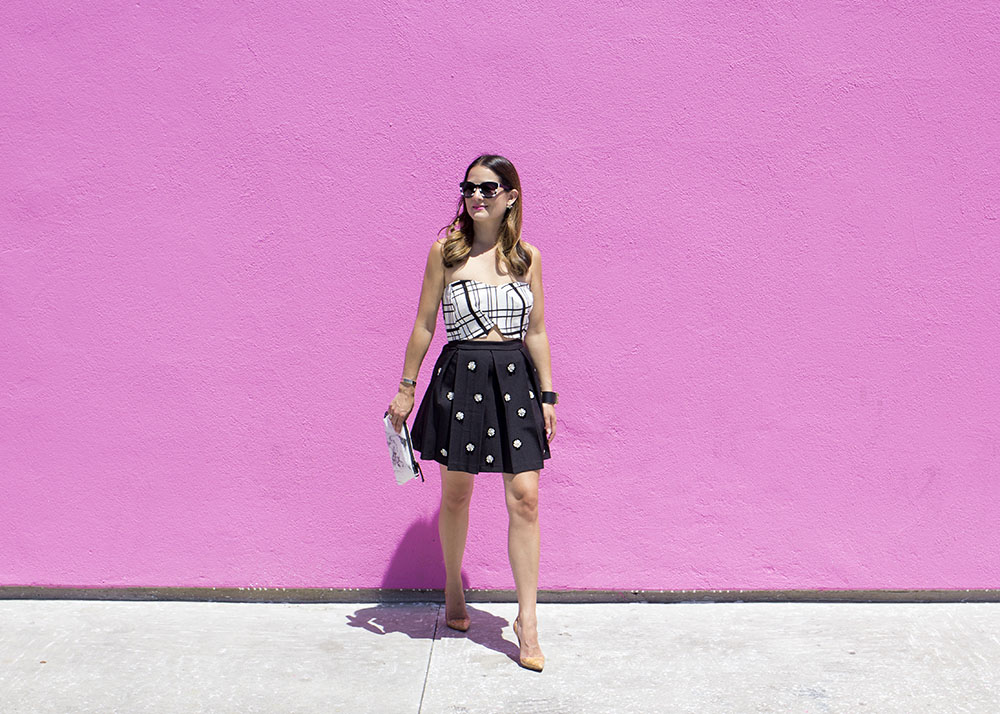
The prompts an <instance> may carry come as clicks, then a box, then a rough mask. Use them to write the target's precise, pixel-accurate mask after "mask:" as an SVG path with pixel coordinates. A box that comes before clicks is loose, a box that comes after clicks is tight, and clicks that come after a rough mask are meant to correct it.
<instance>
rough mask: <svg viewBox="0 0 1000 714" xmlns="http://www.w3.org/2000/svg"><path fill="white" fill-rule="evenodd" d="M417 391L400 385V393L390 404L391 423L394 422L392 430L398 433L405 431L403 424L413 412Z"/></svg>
mask: <svg viewBox="0 0 1000 714" xmlns="http://www.w3.org/2000/svg"><path fill="white" fill-rule="evenodd" d="M415 391H416V390H415V389H414V388H413V387H406V386H403V385H400V387H399V391H398V392H397V393H396V396H394V397H393V398H392V402H391V403H390V404H389V421H390V422H392V428H393V429H395V430H396V433H401V432H402V431H403V423H404V422H405V421H406V418H407V417H408V416H410V412H412V411H413V400H414V392H415Z"/></svg>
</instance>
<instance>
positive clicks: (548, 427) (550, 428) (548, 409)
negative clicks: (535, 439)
mask: <svg viewBox="0 0 1000 714" xmlns="http://www.w3.org/2000/svg"><path fill="white" fill-rule="evenodd" d="M542 417H543V418H544V419H545V439H546V441H552V440H553V439H554V438H556V405H555V404H543V405H542Z"/></svg>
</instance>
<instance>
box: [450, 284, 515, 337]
mask: <svg viewBox="0 0 1000 714" xmlns="http://www.w3.org/2000/svg"><path fill="white" fill-rule="evenodd" d="M533 303H534V297H533V296H532V294H531V286H530V285H528V283H522V282H513V283H504V284H503V285H490V284H489V283H483V282H480V281H478V280H455V281H452V282H450V283H448V284H447V285H445V287H444V294H443V295H442V296H441V308H442V312H443V314H444V326H445V329H446V330H447V332H448V341H449V342H453V341H455V340H474V339H476V338H477V337H485V336H486V335H487V334H489V332H490V330H492V329H493V327H494V326H495V327H496V328H497V329H498V330H500V334H501V335H503V336H504V337H505V338H507V339H524V336H525V334H526V333H527V332H528V315H529V314H530V313H531V306H532V304H533Z"/></svg>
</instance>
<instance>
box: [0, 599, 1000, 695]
mask: <svg viewBox="0 0 1000 714" xmlns="http://www.w3.org/2000/svg"><path fill="white" fill-rule="evenodd" d="M442 610H443V608H442V606H441V605H439V604H406V605H372V604H356V605H349V604H329V603H327V604H260V603H202V602H119V601H111V602H109V601H62V600H5V601H0V622H2V623H3V624H2V632H0V712H3V714H20V713H22V712H23V713H24V714H44V713H47V712H58V713H59V714H63V713H65V712H102V713H106V712H123V713H126V712H127V713H129V714H131V713H133V712H136V713H139V712H142V713H146V712H153V713H156V712H183V713H185V714H189V713H192V712H234V713H235V712H240V713H241V714H245V713H247V712H267V713H269V714H271V713H278V712H304V713H305V712H308V713H314V712H351V713H355V712H387V713H392V714H395V713H397V712H398V713H403V714H409V713H411V712H412V713H414V714H415V713H417V712H420V713H421V714H431V713H434V714H437V713H439V712H441V713H443V712H574V713H589V712H697V713H698V714H710V713H714V712H735V713H743V712H878V713H884V712H900V713H904V712H905V713H906V714H914V713H915V712H933V713H934V714H941V713H942V712H976V713H977V714H994V713H996V712H1000V628H998V625H1000V604H996V603H932V604H853V603H848V604H843V603H835V604H830V603H725V604H706V603H699V604H635V603H630V604H578V605H577V604H568V605H567V604H542V605H539V608H538V614H539V631H540V635H541V644H542V648H543V650H544V651H545V654H546V657H547V663H546V667H545V671H544V672H542V673H541V674H537V673H534V672H529V671H527V670H524V669H521V668H520V667H518V666H517V664H516V662H515V658H516V656H517V646H516V644H515V643H516V639H515V638H514V635H513V633H512V631H511V629H510V624H509V623H510V621H511V620H512V619H513V618H514V616H515V614H516V612H517V611H516V605H513V604H509V603H502V604H483V603H474V604H471V605H470V606H469V611H470V615H471V617H472V627H471V628H470V629H469V632H468V633H465V634H462V633H459V632H454V631H452V630H449V629H447V628H446V627H445V626H444V623H443V619H442V616H443V612H442Z"/></svg>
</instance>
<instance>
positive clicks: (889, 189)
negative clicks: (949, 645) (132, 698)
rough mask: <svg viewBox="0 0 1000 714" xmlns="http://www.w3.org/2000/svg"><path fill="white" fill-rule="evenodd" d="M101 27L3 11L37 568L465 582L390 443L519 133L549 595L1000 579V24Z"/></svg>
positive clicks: (19, 468)
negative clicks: (450, 252) (453, 221)
mask: <svg viewBox="0 0 1000 714" xmlns="http://www.w3.org/2000/svg"><path fill="white" fill-rule="evenodd" d="M72 5H73V6H72V7H70V4H66V3H62V2H54V1H52V0H44V1H40V0H31V1H30V2H29V1H27V0H11V1H9V2H7V3H6V4H5V9H4V12H3V19H2V21H0V33H2V35H0V93H2V97H0V99H2V107H0V196H2V199H0V487H2V489H3V493H2V498H0V523H2V524H3V526H2V527H0V585H51V586H82V587H87V586H93V587H113V586H165V585H176V586H220V587H222V586H247V587H254V586H258V587H259V586H269V587H282V586H284V587H296V586H297V587H308V586H312V587H379V586H386V587H432V586H437V585H440V583H441V565H440V559H439V556H438V554H437V553H438V551H437V548H438V544H437V536H436V530H435V526H434V525H433V523H434V521H433V519H434V517H435V514H436V499H437V495H438V488H437V477H436V476H437V471H436V468H435V466H434V464H427V469H428V474H429V476H430V478H429V479H428V482H427V483H425V484H414V483H411V484H408V485H406V486H404V487H397V486H396V485H395V484H394V483H393V481H392V477H391V473H390V471H389V470H388V464H387V457H386V455H385V453H384V441H383V437H382V434H381V428H382V427H381V424H380V419H381V416H382V413H383V411H384V409H385V407H386V405H387V404H388V401H389V399H390V397H391V395H392V393H393V390H394V389H395V383H396V380H397V379H398V377H399V374H400V369H401V365H402V356H403V348H404V345H405V341H406V338H407V336H408V334H409V329H410V327H411V324H412V319H413V316H414V313H415V309H416V299H417V295H418V291H419V285H420V277H421V270H422V266H423V262H424V259H425V257H426V252H427V249H428V246H429V244H430V242H431V241H432V240H433V239H434V236H435V234H436V232H437V230H438V229H439V228H440V227H441V226H442V225H444V224H445V223H446V222H447V221H448V220H449V218H450V216H451V214H452V211H453V209H454V204H455V198H456V196H455V184H456V182H457V181H458V180H460V176H461V172H462V171H463V170H464V167H465V165H466V164H467V163H468V161H469V160H470V159H471V158H472V157H473V156H475V155H476V154H477V153H481V152H483V151H493V152H498V153H502V154H505V155H507V156H509V157H510V158H511V159H512V160H513V161H514V162H515V164H516V165H517V166H518V168H519V170H520V172H521V177H522V180H523V182H524V193H523V203H524V210H525V226H524V230H525V238H526V239H527V240H528V241H530V242H532V243H534V244H536V245H537V246H539V248H540V249H541V251H542V254H543V256H544V261H543V262H544V266H545V280H546V287H547V301H546V313H547V317H548V327H549V335H550V338H551V340H552V345H553V365H554V374H555V382H556V387H557V389H558V390H559V391H560V393H561V396H562V402H561V404H560V406H559V418H560V427H559V434H558V436H557V438H556V441H555V442H554V444H553V451H554V458H553V459H552V460H551V461H550V462H549V464H550V465H549V467H548V468H547V469H546V470H545V471H543V485H542V506H541V507H542V519H543V520H542V534H543V535H542V538H543V555H542V573H541V583H540V585H541V587H543V588H665V589H675V588H676V589H680V588H685V589H686V588H764V589H770V588H773V589H785V588H817V589H824V588H985V587H1000V562H998V561H1000V555H998V554H1000V530H998V529H997V528H996V518H997V513H998V507H1000V450H998V437H1000V378H998V369H997V364H996V363H997V357H998V345H1000V292H998V280H1000V220H998V218H1000V193H998V189H997V187H998V186H1000V156H998V153H1000V151H998V150H1000V102H998V101H997V94H996V92H997V87H998V86H1000V50H998V46H997V44H996V42H995V38H996V36H997V32H998V31H1000V11H998V5H997V4H996V3H994V2H991V1H989V0H970V1H969V2H966V3H962V4H955V3H948V2H936V3H930V4H928V3H903V4H902V5H900V4H896V5H888V4H884V3H871V2H861V1H858V0H851V1H849V2H841V3H815V4H814V3H806V4H803V3H800V2H792V1H785V2H768V3H725V2H693V1H688V2H667V3H663V2H639V3H636V2H616V3H589V2H588V3H582V2H558V3H555V2H543V3H537V2H524V1H521V0H517V1H514V2H506V3H501V4H495V3H452V2H439V1H433V2H421V3H395V2H387V1H385V0H378V1H375V2H367V3H348V2H334V3H319V2H316V3H310V2H291V3H289V2H281V3H266V2H265V3H260V2H247V3H239V2H224V3H192V2H178V3H166V4H164V3H158V4H157V3H154V4H145V3H132V2H129V3H126V2H99V3H86V4H72ZM442 340H443V328H442V329H440V330H439V334H438V335H437V336H436V338H435V344H434V345H433V346H432V348H431V350H432V353H431V354H430V355H429V356H428V358H427V360H426V361H425V364H424V370H423V372H422V376H423V377H426V374H427V370H428V369H429V366H430V365H429V363H430V362H431V361H432V360H433V358H434V355H435V354H436V352H437V350H438V349H439V348H440V344H441V342H442ZM425 382H426V379H424V380H423V383H425ZM421 386H423V384H421ZM477 483H478V486H477V488H478V491H477V494H476V496H475V499H474V505H473V514H472V528H471V533H470V539H469V546H468V553H467V558H466V575H467V580H468V583H469V585H470V586H472V587H481V588H507V587H511V586H512V578H511V576H510V573H509V569H508V565H507V560H506V544H505V535H504V534H505V529H506V516H505V513H504V508H503V498H502V488H501V484H500V482H499V481H498V480H497V479H496V478H495V477H489V476H483V477H480V478H479V480H478V481H477Z"/></svg>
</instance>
